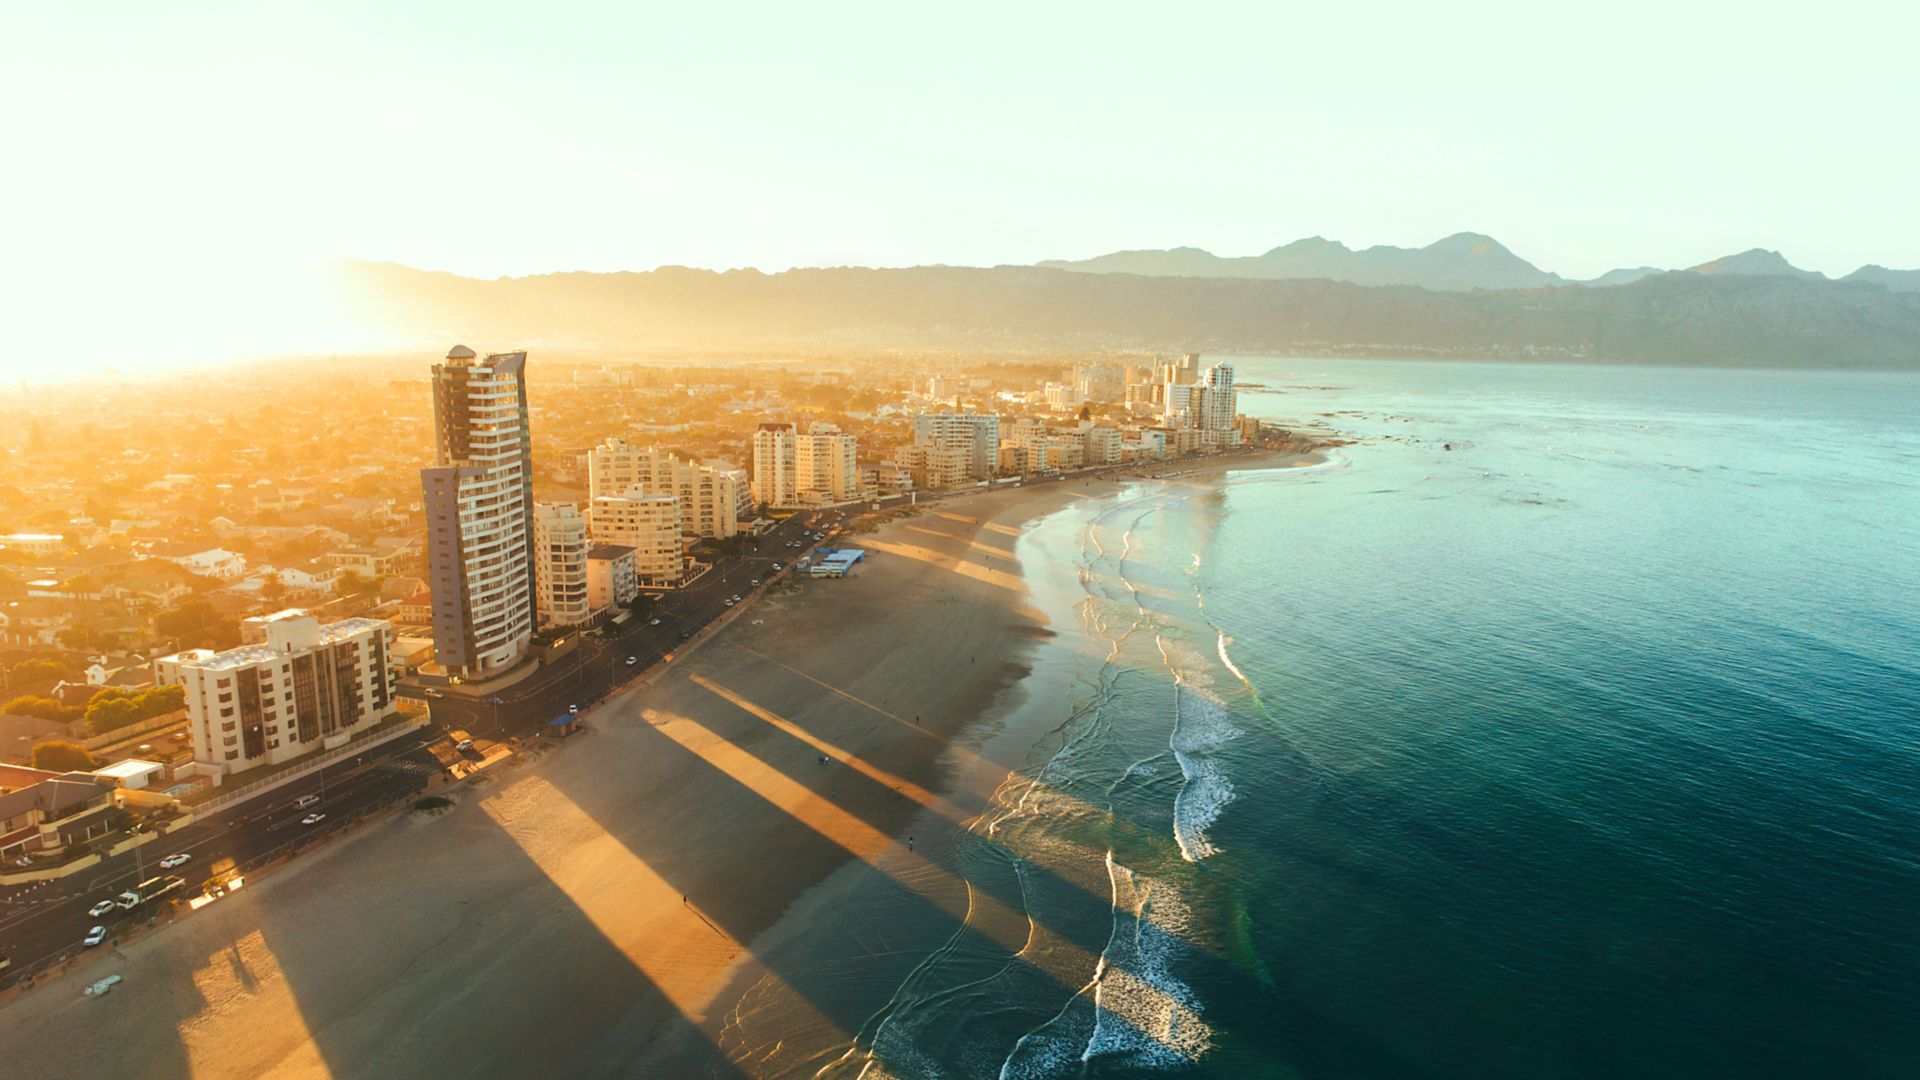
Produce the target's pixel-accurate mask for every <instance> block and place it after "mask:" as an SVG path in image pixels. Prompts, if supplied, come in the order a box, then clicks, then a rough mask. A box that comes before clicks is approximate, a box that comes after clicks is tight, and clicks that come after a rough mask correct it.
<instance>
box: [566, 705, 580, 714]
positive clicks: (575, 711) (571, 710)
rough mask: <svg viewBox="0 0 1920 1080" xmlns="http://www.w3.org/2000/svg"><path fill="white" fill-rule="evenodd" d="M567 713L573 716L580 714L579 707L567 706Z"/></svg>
mask: <svg viewBox="0 0 1920 1080" xmlns="http://www.w3.org/2000/svg"><path fill="white" fill-rule="evenodd" d="M567 712H569V713H573V714H578V713H579V712H580V706H578V705H569V706H567Z"/></svg>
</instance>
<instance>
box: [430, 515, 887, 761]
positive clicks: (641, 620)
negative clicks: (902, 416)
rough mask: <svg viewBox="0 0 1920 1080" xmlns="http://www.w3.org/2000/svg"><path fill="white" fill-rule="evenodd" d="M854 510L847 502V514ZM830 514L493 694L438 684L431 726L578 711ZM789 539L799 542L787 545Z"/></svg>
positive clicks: (498, 724)
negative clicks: (465, 692)
mask: <svg viewBox="0 0 1920 1080" xmlns="http://www.w3.org/2000/svg"><path fill="white" fill-rule="evenodd" d="M855 512H857V511H856V510H854V509H853V508H848V513H855ZM837 516H838V511H833V510H828V511H812V512H809V513H804V514H795V515H794V516H792V517H790V518H788V519H787V520H785V521H783V522H781V523H780V524H779V525H777V526H775V527H774V528H772V529H770V530H768V531H767V532H766V533H765V534H764V535H762V536H760V537H758V538H756V539H755V542H754V543H753V544H752V545H751V546H750V547H748V548H747V550H746V551H745V553H743V554H740V555H732V556H727V557H724V558H720V559H716V560H715V562H714V566H713V568H712V569H710V570H708V571H707V572H706V573H705V574H703V575H701V577H700V579H699V580H697V581H695V582H694V583H692V584H691V585H688V586H686V587H685V588H681V589H674V590H671V591H669V592H666V593H664V594H662V596H661V598H660V600H659V601H658V602H657V603H655V604H654V605H652V607H651V608H646V607H642V608H641V609H639V610H636V611H635V612H634V613H633V614H632V615H631V616H630V617H629V618H628V621H627V623H626V625H624V626H612V627H609V628H608V629H607V630H606V631H604V632H596V633H589V634H587V635H585V636H584V637H582V638H581V639H580V640H579V643H578V645H577V646H576V647H575V649H574V651H573V652H571V653H569V654H568V655H566V656H564V657H562V658H560V659H558V660H555V661H554V662H553V663H551V664H549V665H548V666H547V668H545V669H542V670H541V671H540V672H539V673H538V674H535V675H531V676H528V677H527V678H525V679H523V680H521V681H520V682H518V683H515V684H514V685H512V686H510V687H507V688H506V689H504V690H502V691H501V692H500V693H499V694H496V695H493V696H490V697H484V698H470V697H465V696H462V695H459V694H454V693H448V692H446V691H437V693H438V695H439V696H434V694H431V693H430V694H428V696H427V700H428V702H429V709H430V713H431V715H432V717H433V721H434V724H435V726H436V727H437V728H438V729H439V730H441V731H452V730H455V729H462V730H465V731H467V732H470V733H472V734H474V735H479V736H486V737H490V738H494V739H505V738H508V737H510V736H516V735H527V734H531V733H533V732H535V731H537V730H538V729H539V728H540V726H541V725H543V724H545V723H547V722H548V721H551V720H553V719H555V718H557V717H559V716H563V715H565V714H566V712H567V707H568V706H569V705H578V706H580V708H581V709H582V710H585V709H586V708H587V707H588V706H589V705H590V704H592V703H593V702H596V701H599V700H601V699H602V698H605V697H606V696H607V695H608V694H609V693H611V692H612V691H613V690H614V688H616V687H618V686H619V685H620V684H622V683H624V682H626V681H628V680H629V679H632V678H633V677H635V676H636V675H638V674H639V673H640V672H643V671H646V670H647V669H648V668H649V667H651V666H652V665H653V664H655V663H656V662H658V661H659V660H660V659H661V658H662V657H666V656H670V655H672V654H673V653H674V651H675V650H677V649H679V648H681V647H682V646H684V645H685V644H686V642H687V641H688V639H690V638H692V636H693V635H694V634H696V633H698V632H699V631H700V630H701V629H702V628H703V627H705V626H707V625H708V624H710V623H712V622H713V621H714V620H716V619H718V618H719V617H720V616H722V615H724V614H726V612H727V610H728V608H727V600H728V599H730V598H732V597H734V596H739V597H741V599H742V600H743V601H744V600H750V599H752V596H753V594H754V593H756V592H759V591H760V590H761V589H764V588H766V586H767V584H768V583H769V582H770V581H771V580H772V578H773V576H774V573H775V571H774V570H773V565H774V564H775V563H779V564H781V565H782V566H788V567H790V566H791V565H792V564H793V562H794V561H795V560H797V559H799V558H801V557H802V556H804V555H806V554H807V552H808V551H810V550H812V548H813V547H814V546H815V545H816V543H818V542H817V541H815V540H814V539H813V533H814V532H815V531H824V527H825V523H826V522H828V521H830V520H832V519H833V518H834V517H837ZM790 543H799V544H800V545H801V546H800V547H789V546H788V545H789V544H790ZM756 580H758V581H759V582H760V584H759V586H757V587H756V586H755V585H754V584H753V582H754V581H756ZM656 621H657V623H658V625H655V623H656ZM628 657H632V658H633V663H632V664H629V663H627V658H628Z"/></svg>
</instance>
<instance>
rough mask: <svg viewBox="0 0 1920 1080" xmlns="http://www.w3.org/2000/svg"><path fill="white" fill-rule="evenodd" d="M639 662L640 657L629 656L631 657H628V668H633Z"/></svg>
mask: <svg viewBox="0 0 1920 1080" xmlns="http://www.w3.org/2000/svg"><path fill="white" fill-rule="evenodd" d="M639 662H640V658H639V657H637V656H629V657H627V666H628V667H632V666H633V665H635V664H637V663H639Z"/></svg>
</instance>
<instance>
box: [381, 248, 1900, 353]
mask: <svg viewBox="0 0 1920 1080" xmlns="http://www.w3.org/2000/svg"><path fill="white" fill-rule="evenodd" d="M349 286H350V288H351V289H352V292H353V294H354V297H355V302H356V310H355V318H357V319H361V320H363V321H364V320H367V319H371V320H373V323H374V324H375V325H378V326H380V327H382V328H383V330H382V336H383V338H384V339H385V340H387V341H389V342H391V343H392V345H393V347H395V348H402V349H406V350H408V351H414V350H417V349H421V348H428V349H431V348H435V347H438V348H444V347H445V340H444V339H446V338H447V337H449V336H450V335H451V336H454V337H461V338H475V339H480V340H490V341H497V342H503V343H513V344H514V345H515V346H516V347H519V346H525V347H528V348H533V349H544V350H573V351H580V352H603V353H604V352H624V353H627V354H632V353H634V352H638V351H642V350H646V349H650V348H656V347H658V348H678V347H689V346H697V347H702V348H705V347H712V346H713V345H715V344H725V345H726V346H727V347H729V348H732V347H736V346H738V347H741V348H746V349H759V348H762V347H777V348H788V347H794V346H807V347H825V348H828V349H838V348H841V347H855V346H868V347H877V348H918V347H937V348H957V349H969V350H971V349H993V350H1006V349H1015V350H1022V351H1034V350H1040V351H1058V350H1062V349H1075V350H1108V349H1128V350H1143V349H1145V350H1156V349H1180V350H1187V349H1193V350H1200V351H1206V352H1218V353H1242V354H1260V353H1325V354H1335V355H1363V356H1443V357H1448V356H1457V357H1515V358H1549V359H1554V358H1557V359H1581V360H1617V361H1637V362H1652V363H1675V364H1723V365H1725V364H1731V365H1760V366H1787V367H1854V368H1895V369H1905V370H1920V293H1913V292H1899V293H1896V292H1890V291H1889V290H1888V289H1886V288H1885V287H1882V286H1880V285H1876V284H1870V283H1865V282H1836V281H1826V280H1811V279H1805V278H1798V277H1791V276H1783V275H1754V274H1743V273H1732V272H1728V273H1663V274H1655V275H1652V276H1647V277H1643V278H1641V279H1640V280H1638V281H1634V282H1632V283H1630V284H1625V285H1618V286H1615V287H1612V288H1604V289H1596V288H1587V287H1583V286H1578V285H1570V284H1562V285H1556V286H1550V287H1545V288H1531V289H1513V290H1505V291H1487V290H1480V291H1470V292H1469V291H1457V290H1456V291H1446V290H1432V289H1422V288H1416V287H1413V286H1410V285H1393V286H1362V285H1355V284H1351V283H1345V282H1335V281H1328V280H1325V279H1304V280H1258V279H1248V278H1239V277H1193V276H1151V275H1142V274H1129V273H1075V272H1070V271H1065V270H1054V269H1046V268H1039V267H1022V266H1001V267H992V268H986V269H975V268H964V267H945V266H924V267H911V268H906V269H863V268H835V269H818V270H791V271H787V272H784V273H778V274H763V273H761V272H759V271H757V270H732V271H727V272H724V273H719V272H714V271H708V270H690V269H686V268H682V267H666V268H662V269H660V270H655V271H650V272H645V273H616V274H590V273H568V274H549V275H541V276H536V277H525V278H503V279H499V280H495V281H480V280H475V279H472V278H462V277H458V276H455V275H453V274H446V273H436V272H428V271H422V270H414V269H410V268H408V267H403V266H395V265H391V264H374V263H356V264H351V266H350V267H349Z"/></svg>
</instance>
